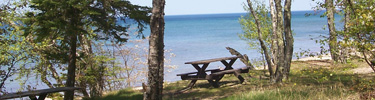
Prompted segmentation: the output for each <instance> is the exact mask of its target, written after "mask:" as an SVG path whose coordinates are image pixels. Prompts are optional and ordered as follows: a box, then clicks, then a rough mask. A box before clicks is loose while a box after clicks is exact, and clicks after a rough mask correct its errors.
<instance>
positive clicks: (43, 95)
mask: <svg viewBox="0 0 375 100" xmlns="http://www.w3.org/2000/svg"><path fill="white" fill-rule="evenodd" d="M46 96H47V94H41V95H39V98H38V100H44V99H45V98H46Z"/></svg>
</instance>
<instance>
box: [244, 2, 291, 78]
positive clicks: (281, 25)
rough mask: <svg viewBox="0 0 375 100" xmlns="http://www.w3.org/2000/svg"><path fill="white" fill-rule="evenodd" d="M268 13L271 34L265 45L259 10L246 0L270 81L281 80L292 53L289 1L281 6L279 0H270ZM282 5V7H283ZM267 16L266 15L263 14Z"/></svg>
mask: <svg viewBox="0 0 375 100" xmlns="http://www.w3.org/2000/svg"><path fill="white" fill-rule="evenodd" d="M269 3H270V7H269V8H270V13H271V16H270V17H271V22H272V29H271V30H272V32H271V33H272V35H271V36H270V37H269V38H271V46H270V47H267V46H266V45H265V42H264V41H265V40H264V38H263V37H262V36H264V31H262V29H261V28H262V27H267V26H262V24H261V23H264V22H260V20H259V18H258V17H259V12H258V11H257V10H254V9H253V5H252V2H251V1H250V0H247V4H248V6H249V10H250V11H249V13H251V15H252V16H251V17H253V19H254V20H252V21H254V22H255V23H256V27H257V28H256V29H252V31H256V32H257V33H258V35H257V37H258V41H259V43H260V46H261V48H262V50H263V52H265V58H266V61H267V65H268V71H269V73H270V81H271V82H272V83H279V82H282V80H283V79H287V78H288V75H289V71H290V63H291V60H292V55H293V42H294V39H293V35H292V31H291V11H290V9H291V1H290V0H285V1H284V6H282V5H281V4H282V2H281V0H270V2H269ZM283 7H284V8H283ZM264 17H268V16H264Z"/></svg>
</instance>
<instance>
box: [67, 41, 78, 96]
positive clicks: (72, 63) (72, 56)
mask: <svg viewBox="0 0 375 100" xmlns="http://www.w3.org/2000/svg"><path fill="white" fill-rule="evenodd" d="M69 45H70V50H69V65H68V74H67V77H68V79H67V80H66V86H67V87H74V83H75V70H76V58H77V56H76V52H77V37H76V36H74V35H72V36H70V43H69ZM73 99H74V91H66V92H65V94H64V100H73Z"/></svg>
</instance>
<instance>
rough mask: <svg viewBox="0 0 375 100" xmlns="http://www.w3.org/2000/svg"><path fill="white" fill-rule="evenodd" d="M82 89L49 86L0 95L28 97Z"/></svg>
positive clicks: (10, 97) (0, 97)
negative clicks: (47, 87)
mask: <svg viewBox="0 0 375 100" xmlns="http://www.w3.org/2000/svg"><path fill="white" fill-rule="evenodd" d="M78 89H82V88H80V87H58V88H49V89H42V90H35V91H34V90H33V91H26V92H16V93H10V94H6V95H3V96H0V100H3V99H12V98H20V97H26V96H36V95H41V94H48V93H54V92H62V91H69V90H78Z"/></svg>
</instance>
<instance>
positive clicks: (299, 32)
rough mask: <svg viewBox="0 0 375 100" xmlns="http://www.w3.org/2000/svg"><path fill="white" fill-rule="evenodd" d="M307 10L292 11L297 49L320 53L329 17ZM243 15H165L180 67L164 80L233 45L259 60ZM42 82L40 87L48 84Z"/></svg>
mask: <svg viewBox="0 0 375 100" xmlns="http://www.w3.org/2000/svg"><path fill="white" fill-rule="evenodd" d="M306 13H314V12H313V11H293V12H292V30H293V32H294V39H295V42H294V51H295V52H299V51H301V50H300V48H301V49H302V50H308V49H310V50H311V51H313V52H319V51H320V44H317V43H315V40H311V38H318V37H319V36H321V35H325V36H326V35H328V30H323V28H324V27H325V25H326V24H327V20H326V18H321V17H319V16H309V17H306V16H305V14H306ZM241 16H246V13H233V14H207V15H174V16H165V36H164V37H165V49H167V50H171V52H172V53H174V54H175V55H176V56H175V57H172V58H170V57H168V56H166V57H167V59H171V62H170V63H167V64H168V65H176V66H177V68H175V69H170V72H167V71H166V72H165V77H164V80H165V81H166V82H173V81H177V80H181V79H180V77H177V76H176V74H178V73H185V72H190V71H196V70H195V69H194V67H193V66H191V65H187V64H184V63H185V62H188V61H196V60H204V59H211V58H218V57H227V56H232V55H231V54H230V53H229V52H228V50H226V49H225V47H232V48H234V49H236V50H237V51H239V52H240V53H243V54H247V55H248V56H249V58H250V59H255V58H258V59H259V57H260V54H259V53H258V52H257V51H256V50H251V49H249V47H248V45H247V42H246V41H243V40H241V39H240V38H239V37H238V34H239V33H242V30H241V26H240V24H239V22H238V20H239V18H240V17H241ZM339 20H340V16H336V23H337V27H338V28H339V27H340V26H342V23H340V22H339ZM144 34H145V35H146V36H147V35H149V34H150V31H149V29H146V30H145V31H144ZM242 66H244V64H243V63H242V62H240V61H239V60H238V61H237V62H236V63H235V64H234V67H235V68H236V67H242ZM218 67H223V65H222V64H221V62H215V63H211V64H210V65H209V67H208V69H214V68H218ZM39 83H40V82H39ZM27 84H29V83H27ZM30 84H33V83H30ZM11 85H12V84H11ZM39 85H40V86H37V87H38V88H43V87H46V86H45V85H41V84H39ZM11 87H15V88H11ZM16 87H18V86H17V84H13V85H12V86H10V87H9V88H8V87H7V90H8V92H14V91H15V90H16V89H17V88H16Z"/></svg>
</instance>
